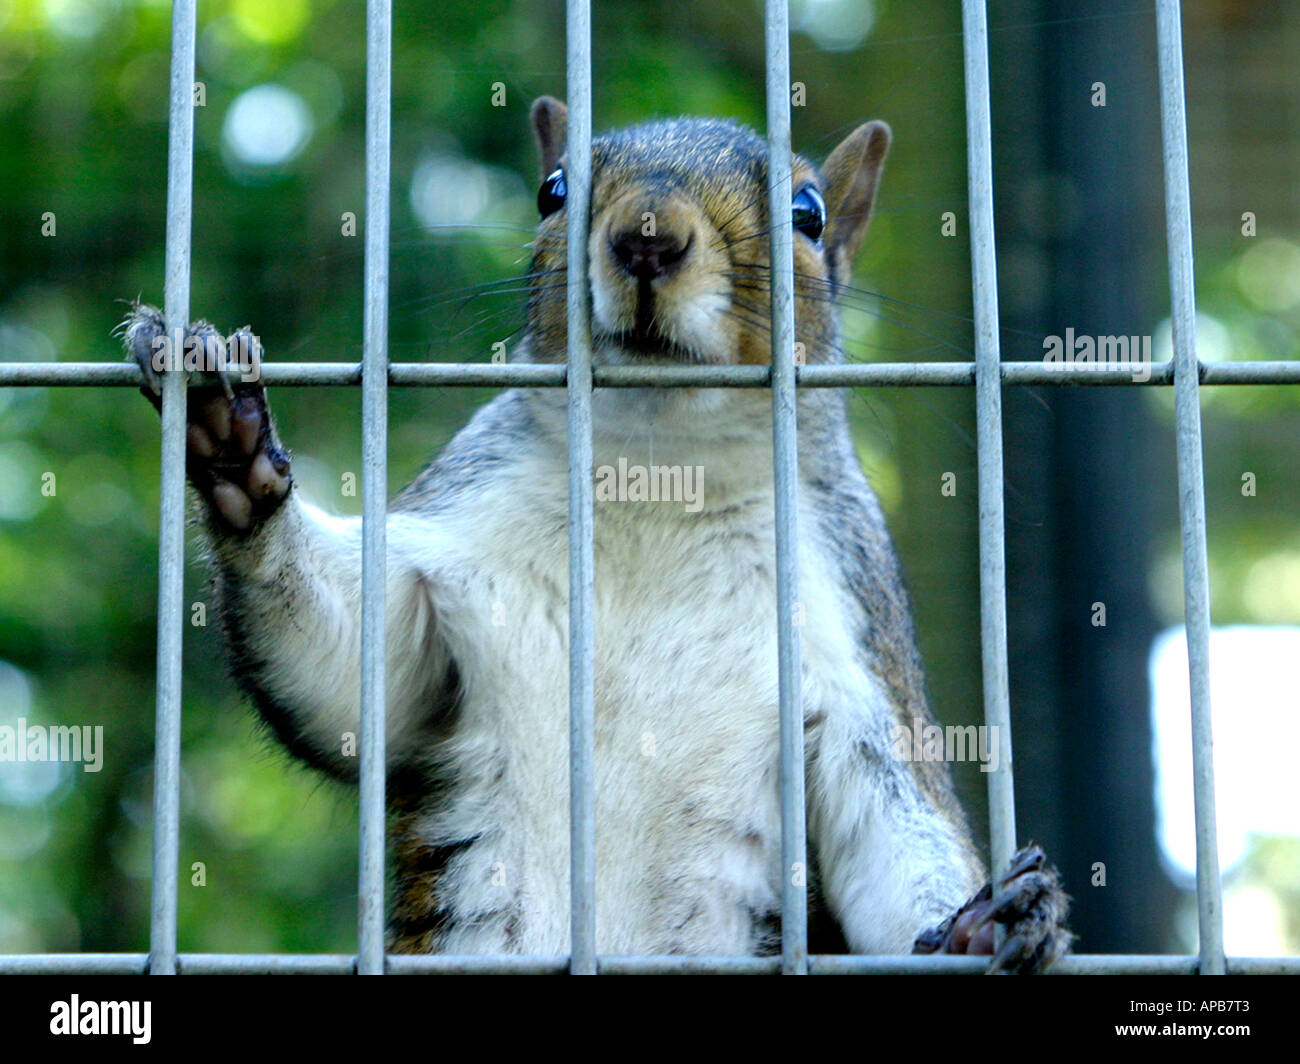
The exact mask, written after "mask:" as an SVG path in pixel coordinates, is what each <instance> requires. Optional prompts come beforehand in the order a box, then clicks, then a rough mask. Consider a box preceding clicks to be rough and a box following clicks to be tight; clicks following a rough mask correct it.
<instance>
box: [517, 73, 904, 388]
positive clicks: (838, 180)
mask: <svg viewBox="0 0 1300 1064" xmlns="http://www.w3.org/2000/svg"><path fill="white" fill-rule="evenodd" d="M532 123H533V131H534V133H535V135H536V138H537V145H538V149H539V152H540V156H541V164H542V165H541V172H542V186H541V189H540V191H539V194H538V206H539V208H540V210H541V213H542V216H543V217H542V221H541V225H540V227H539V229H538V236H537V241H536V243H535V245H534V255H533V263H532V276H533V278H534V280H533V288H532V293H531V296H530V301H529V315H528V318H529V329H528V333H529V341H528V342H529V351H528V357H530V358H531V359H532V360H533V361H538V362H562V361H564V358H565V346H566V315H565V285H564V284H559V283H556V278H557V276H563V275H564V273H565V269H566V246H565V245H566V224H567V223H566V216H565V204H564V201H565V193H566V188H565V163H566V154H565V140H566V129H567V110H566V108H565V106H564V104H563V103H561V102H560V101H559V100H556V99H553V98H552V97H547V96H544V97H542V98H540V99H539V100H537V101H536V102H535V103H534V104H533V108H532ZM889 143H890V132H889V127H888V126H887V125H885V124H884V123H883V122H868V123H865V124H864V125H861V126H859V127H858V128H857V129H855V130H854V131H853V132H852V133H850V134H849V135H848V137H846V138H845V139H844V140H843V141H842V142H841V143H840V145H839V146H838V147H837V148H836V149H835V150H834V151H833V152H832V153H831V154H830V157H829V158H828V159H827V160H826V163H825V164H824V165H823V167H822V168H821V170H820V172H819V171H818V170H817V168H816V167H814V166H813V165H812V164H811V163H810V162H808V161H807V160H806V159H804V158H802V157H801V156H799V155H795V156H793V160H792V162H793V178H794V180H793V184H792V191H793V194H792V197H791V199H792V202H791V205H790V210H791V220H792V221H793V224H794V229H795V232H794V269H795V339H796V341H797V342H800V343H802V344H803V345H804V354H805V357H806V359H807V361H809V362H833V361H838V360H840V358H841V354H840V344H839V330H838V323H837V321H836V319H835V315H834V301H833V295H834V290H835V288H836V286H838V285H842V284H844V283H846V282H847V280H848V277H849V273H850V271H851V269H852V264H853V259H854V256H855V255H856V254H857V252H858V250H859V249H860V248H861V246H862V241H863V238H864V237H865V236H866V231H867V223H868V222H869V220H870V218H871V210H872V207H873V205H874V203H875V198H876V189H877V187H878V185H879V182H880V175H881V171H882V169H883V166H884V160H885V155H886V153H887V152H888V150H889ZM783 220H784V219H783ZM768 231H769V220H768V191H767V144H766V142H765V141H764V140H762V139H761V138H760V137H758V136H757V135H756V134H754V133H753V132H751V131H750V130H748V129H745V128H744V127H742V126H739V125H736V124H735V123H732V122H726V121H718V120H712V119H701V118H677V119H670V120H667V121H659V122H652V123H647V124H645V125H639V126H635V127H632V128H629V129H625V130H619V131H615V132H612V133H607V134H605V135H603V136H600V137H597V138H595V139H594V140H593V143H592V190H591V232H590V243H589V246H588V251H589V267H588V269H589V275H588V280H589V284H590V291H591V332H592V352H593V359H594V361H595V362H596V364H598V365H601V364H604V365H616V364H630V363H637V362H646V361H648V362H660V363H681V362H686V363H700V364H722V365H726V364H740V363H750V364H766V363H768V362H770V361H771V350H770V340H769V337H770V333H771V329H770V325H769V321H770V317H769V313H770V312H769V301H768V291H769V276H770V258H769V245H768Z"/></svg>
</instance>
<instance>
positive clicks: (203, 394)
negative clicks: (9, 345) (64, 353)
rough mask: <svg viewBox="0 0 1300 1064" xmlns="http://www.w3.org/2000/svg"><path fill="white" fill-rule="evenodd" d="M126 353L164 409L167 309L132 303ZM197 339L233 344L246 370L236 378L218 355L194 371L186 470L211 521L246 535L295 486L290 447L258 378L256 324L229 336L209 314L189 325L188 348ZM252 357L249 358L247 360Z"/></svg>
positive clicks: (219, 348) (206, 347) (202, 344)
mask: <svg viewBox="0 0 1300 1064" xmlns="http://www.w3.org/2000/svg"><path fill="white" fill-rule="evenodd" d="M121 334H122V337H123V341H124V344H125V346H126V350H127V357H128V358H131V359H133V360H134V361H135V363H136V365H138V366H139V367H140V370H141V372H142V373H143V374H144V378H145V382H146V383H145V385H144V386H142V387H141V389H140V391H141V392H142V393H143V394H144V396H145V397H146V398H147V399H148V400H149V401H150V402H151V403H153V405H154V408H155V409H156V410H160V411H161V409H162V386H161V377H160V375H159V371H160V369H161V368H162V367H163V364H162V363H159V362H158V361H157V358H158V352H159V351H160V350H162V351H165V347H166V345H165V344H163V343H160V342H159V340H160V338H161V337H165V336H166V335H167V327H166V323H165V320H164V318H163V315H162V313H161V312H160V311H159V310H158V309H157V308H155V307H151V306H148V305H146V304H143V303H133V304H132V306H131V313H130V314H129V315H128V316H127V319H126V321H125V322H123V324H122V327H121ZM191 340H197V341H198V346H197V347H196V351H197V352H201V353H204V354H207V353H211V352H220V353H224V352H225V351H227V350H232V349H233V350H234V351H236V352H237V353H238V357H239V359H240V361H238V362H236V363H235V367H234V369H235V371H236V372H238V369H239V367H243V369H244V371H245V372H244V375H242V376H239V377H238V378H237V379H238V383H237V384H234V385H233V386H232V382H231V381H230V379H229V378H228V375H227V372H228V371H227V369H226V368H225V367H224V366H223V365H222V364H221V363H216V364H214V365H211V366H207V365H205V367H204V368H203V369H201V370H197V371H195V372H194V373H193V374H192V384H191V385H190V387H189V388H188V389H187V391H186V421H187V426H186V454H185V470H186V473H187V474H188V475H189V479H190V483H191V484H193V485H194V487H195V489H196V490H197V491H198V493H199V494H200V495H202V496H203V498H204V499H205V500H207V502H208V510H209V514H210V515H211V517H212V519H213V522H214V525H215V526H216V527H217V528H219V529H220V530H221V531H224V532H226V533H227V534H230V533H233V534H235V535H238V536H244V535H247V534H249V533H251V532H252V531H254V529H255V528H256V527H257V526H258V525H259V524H260V523H261V522H262V521H264V520H265V519H266V518H268V517H270V516H271V514H273V513H274V512H275V511H276V510H277V509H278V508H279V506H280V504H281V503H282V502H283V501H284V499H285V498H286V497H287V496H288V494H289V490H290V488H292V486H293V477H292V476H291V475H290V473H289V465H290V463H289V454H288V452H287V451H285V449H284V448H283V446H281V444H280V441H279V438H278V437H277V435H276V432H275V426H274V424H273V423H272V421H271V412H270V409H269V408H268V406H267V403H266V391H265V389H264V388H263V387H262V385H261V384H260V383H259V382H258V380H257V377H258V374H257V372H256V370H257V367H258V366H259V365H260V359H261V347H260V345H259V344H258V341H257V337H256V336H254V335H253V333H252V331H251V330H249V329H247V328H244V329H240V330H239V331H238V332H236V333H235V334H233V335H232V336H231V337H230V339H229V341H228V340H226V339H225V338H223V337H222V335H221V334H220V332H218V331H217V330H216V329H215V328H214V327H213V326H211V325H209V324H208V323H207V322H205V321H198V322H194V323H193V324H191V325H188V326H186V328H185V341H186V348H187V349H188V348H189V346H190V343H189V342H190V341H191ZM244 359H247V361H244Z"/></svg>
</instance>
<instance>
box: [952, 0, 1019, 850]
mask: <svg viewBox="0 0 1300 1064" xmlns="http://www.w3.org/2000/svg"><path fill="white" fill-rule="evenodd" d="M984 3H985V0H963V2H962V31H963V51H964V53H965V67H966V152H967V167H968V170H969V175H970V176H969V180H970V242H971V283H972V289H973V291H972V296H973V300H974V304H975V417H976V433H977V435H976V450H977V451H978V462H979V545H980V642H981V650H982V655H983V669H984V721H985V724H986V725H987V726H988V727H989V729H990V734H991V735H994V736H996V737H997V741H998V742H999V744H1000V749H1001V756H1000V758H999V761H998V770H997V771H996V772H991V773H989V781H988V787H989V825H990V834H991V840H990V851H991V856H992V860H993V872H994V875H997V874H998V872H999V870H1001V869H1003V868H1005V867H1006V865H1007V863H1008V862H1009V861H1010V860H1011V856H1012V854H1014V853H1015V850H1016V796H1015V777H1014V776H1013V774H1012V767H1011V696H1010V691H1009V686H1008V679H1007V598H1006V582H1007V576H1006V543H1005V520H1004V516H1003V498H1002V377H1001V366H1000V363H1001V361H1002V354H1001V350H1000V347H999V342H998V262H997V251H996V248H995V245H994V238H993V129H992V117H991V114H990V105H989V48H988V22H987V19H986V15H985V9H984Z"/></svg>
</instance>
